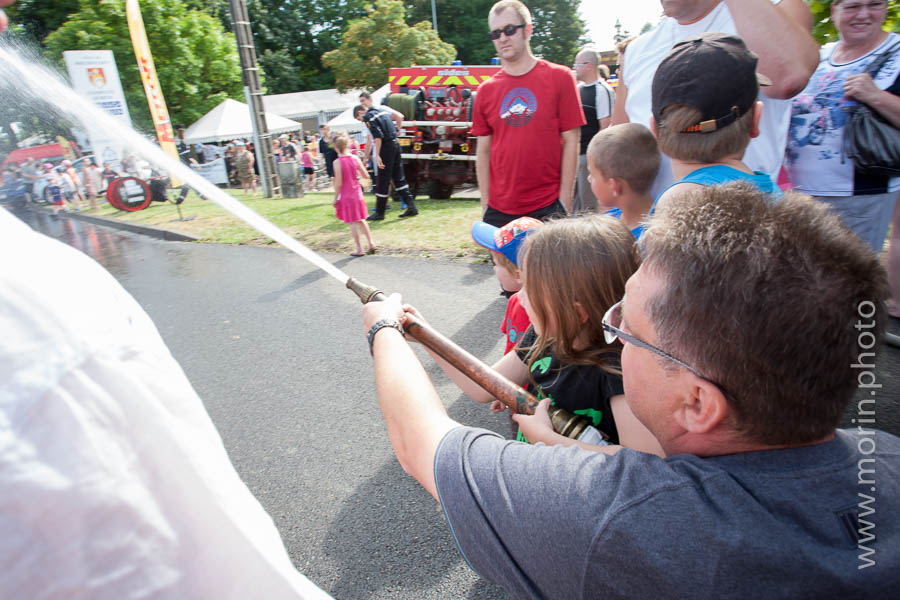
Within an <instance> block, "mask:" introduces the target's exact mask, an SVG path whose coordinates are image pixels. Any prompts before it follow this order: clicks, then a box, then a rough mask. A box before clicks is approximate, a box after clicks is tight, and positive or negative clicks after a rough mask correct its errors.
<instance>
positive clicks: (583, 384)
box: [516, 327, 625, 444]
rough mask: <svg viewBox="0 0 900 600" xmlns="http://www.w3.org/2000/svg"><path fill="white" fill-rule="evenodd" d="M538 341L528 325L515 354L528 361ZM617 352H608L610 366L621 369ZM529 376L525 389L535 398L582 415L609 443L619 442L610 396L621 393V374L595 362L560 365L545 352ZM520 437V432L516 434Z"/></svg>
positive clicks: (553, 355)
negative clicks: (549, 401) (605, 436)
mask: <svg viewBox="0 0 900 600" xmlns="http://www.w3.org/2000/svg"><path fill="white" fill-rule="evenodd" d="M536 341H537V334H536V333H535V332H534V327H529V328H528V330H527V331H526V332H525V335H523V336H522V338H521V340H520V341H519V343H518V344H517V345H516V354H517V355H518V357H519V359H520V360H522V362H524V363H525V364H526V365H527V364H528V360H529V359H528V355H529V354H530V351H529V350H528V348H529V347H530V346H533V345H534V344H535V342H536ZM620 364H621V363H620V360H619V356H618V355H617V354H612V353H611V354H610V359H609V366H610V367H611V368H614V369H620ZM531 377H532V378H533V379H534V381H535V382H536V383H537V387H535V385H534V382H532V381H531V379H529V381H528V386H527V390H528V391H529V392H530V393H532V394H534V395H535V396H537V397H538V398H541V399H543V398H550V400H551V402H552V403H553V404H554V405H555V406H559V407H561V408H564V409H566V410H567V411H569V412H571V413H574V414H576V415H582V416H584V417H586V418H588V420H590V421H591V424H592V425H593V426H594V427H596V428H597V429H599V430H600V431H602V432H603V433H605V434H606V435H607V436H609V442H610V443H612V444H618V443H619V433H618V430H617V429H616V423H615V420H614V419H613V414H612V408H611V405H610V398H612V397H613V396H616V395H619V394H624V393H625V390H624V388H623V387H622V377H621V375H616V374H614V373H610V372H608V371H605V370H603V369H602V368H601V367H599V366H596V365H578V364H563V363H562V362H560V360H559V359H558V358H556V355H555V354H554V353H553V348H548V349H547V351H546V352H545V353H544V354H543V355H542V356H541V357H540V358H538V359H536V360H535V361H534V363H532V365H531ZM519 439H520V440H522V439H523V438H522V434H521V433H519Z"/></svg>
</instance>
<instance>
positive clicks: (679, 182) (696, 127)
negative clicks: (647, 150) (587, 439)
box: [651, 33, 781, 203]
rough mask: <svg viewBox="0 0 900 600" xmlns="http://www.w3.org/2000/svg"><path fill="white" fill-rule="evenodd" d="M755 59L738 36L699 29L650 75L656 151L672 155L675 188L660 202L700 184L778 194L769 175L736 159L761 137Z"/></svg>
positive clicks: (760, 79) (759, 82)
mask: <svg viewBox="0 0 900 600" xmlns="http://www.w3.org/2000/svg"><path fill="white" fill-rule="evenodd" d="M756 63H757V57H756V55H755V54H753V53H752V52H750V51H749V50H748V49H747V46H746V45H745V44H744V41H743V40H742V39H741V38H739V37H738V36H736V35H730V34H725V33H702V34H700V35H696V36H692V37H689V38H687V39H686V40H683V41H681V42H679V43H677V44H676V45H675V47H674V48H672V51H671V52H669V54H668V56H666V58H664V59H663V61H662V63H660V65H659V68H658V69H657V70H656V74H655V75H654V77H653V88H652V100H651V106H652V109H653V121H652V126H653V131H654V133H655V134H656V139H657V142H658V144H659V149H660V151H661V152H662V153H663V154H665V155H667V156H668V157H669V158H671V159H672V173H673V175H674V176H675V181H676V183H674V184H673V185H671V186H669V188H668V189H666V190H665V191H664V192H663V193H662V195H660V197H659V199H658V200H657V202H659V203H665V202H669V201H671V200H672V199H673V198H677V197H679V196H681V195H683V194H684V193H686V192H688V191H690V190H692V189H697V188H700V187H704V186H711V185H719V184H722V183H727V182H729V181H749V182H750V183H752V184H753V185H755V186H756V187H757V188H759V189H760V190H761V191H763V192H765V193H767V194H770V195H771V197H772V198H780V197H781V191H780V190H779V188H778V187H777V186H776V185H775V183H774V182H773V181H772V179H771V177H769V176H768V175H767V174H765V173H763V172H760V171H755V172H754V171H752V170H751V169H750V168H749V167H748V166H747V165H745V164H744V163H743V162H742V161H741V159H742V157H743V156H744V151H745V150H746V149H747V146H748V145H749V144H750V140H751V138H755V137H757V136H759V119H760V117H761V116H762V102H760V101H759V100H758V96H759V86H760V85H770V82H769V80H768V79H766V78H765V77H764V76H762V75H758V74H757V72H756Z"/></svg>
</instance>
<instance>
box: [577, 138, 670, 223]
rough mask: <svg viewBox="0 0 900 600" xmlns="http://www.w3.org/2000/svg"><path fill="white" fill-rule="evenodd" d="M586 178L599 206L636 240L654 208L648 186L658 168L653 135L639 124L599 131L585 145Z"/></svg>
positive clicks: (656, 149) (651, 183)
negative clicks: (586, 146)
mask: <svg viewBox="0 0 900 600" xmlns="http://www.w3.org/2000/svg"><path fill="white" fill-rule="evenodd" d="M587 163H588V173H589V175H588V179H589V180H590V183H591V190H592V191H593V192H594V196H595V197H596V198H597V204H598V206H600V207H603V208H605V209H609V210H607V211H606V214H608V215H612V216H613V217H616V218H617V219H621V220H622V221H623V222H624V223H625V225H626V226H627V227H628V229H630V230H631V233H632V235H634V239H635V240H638V239H640V237H641V233H643V231H644V221H646V220H647V215H648V214H650V209H651V208H652V207H653V196H651V195H650V188H651V187H652V186H653V180H654V178H655V177H656V172H657V171H659V163H660V155H659V148H657V146H656V138H654V137H653V134H652V133H650V130H649V129H647V128H646V127H644V126H643V125H640V124H638V123H622V124H621V125H613V126H612V127H607V128H606V129H604V130H602V131H600V132H599V133H597V135H595V136H594V137H593V139H591V143H590V144H589V145H588V148H587Z"/></svg>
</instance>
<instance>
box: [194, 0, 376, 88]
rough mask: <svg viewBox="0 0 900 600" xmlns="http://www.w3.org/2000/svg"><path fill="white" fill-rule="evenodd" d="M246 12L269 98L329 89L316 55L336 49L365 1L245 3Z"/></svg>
mask: <svg viewBox="0 0 900 600" xmlns="http://www.w3.org/2000/svg"><path fill="white" fill-rule="evenodd" d="M204 1H205V2H214V1H215V0H204ZM247 8H248V12H249V14H250V26H251V28H252V29H253V33H254V38H255V42H256V51H257V55H258V57H259V64H260V67H262V69H263V72H264V73H265V74H266V86H267V88H268V91H269V92H270V93H273V94H282V93H287V92H296V91H301V90H319V89H325V88H330V87H334V73H333V72H332V71H331V70H330V69H328V68H326V67H325V65H324V64H323V63H322V55H324V54H325V53H326V52H328V51H330V50H334V49H336V48H337V47H338V46H339V45H340V41H341V35H342V34H343V33H344V31H345V30H346V29H347V27H348V26H349V23H350V21H351V20H352V19H357V18H360V17H362V16H364V15H365V14H366V9H365V0H250V1H249V2H248V5H247Z"/></svg>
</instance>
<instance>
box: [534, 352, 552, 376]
mask: <svg viewBox="0 0 900 600" xmlns="http://www.w3.org/2000/svg"><path fill="white" fill-rule="evenodd" d="M552 360H553V358H552V357H550V356H545V357H544V358H542V359H540V360H536V361H534V363H532V365H531V372H532V373H534V371H535V369H540V370H541V375H545V374H546V373H547V371H548V370H549V369H550V362H551V361H552Z"/></svg>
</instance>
